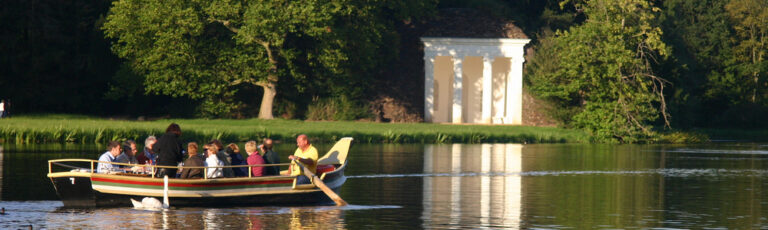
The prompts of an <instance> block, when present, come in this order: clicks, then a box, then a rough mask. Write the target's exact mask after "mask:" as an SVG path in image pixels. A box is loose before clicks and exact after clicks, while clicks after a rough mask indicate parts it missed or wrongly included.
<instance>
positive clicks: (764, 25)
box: [725, 0, 768, 103]
mask: <svg viewBox="0 0 768 230" xmlns="http://www.w3.org/2000/svg"><path fill="white" fill-rule="evenodd" d="M725 9H726V11H727V12H728V15H729V16H730V19H731V20H732V22H733V29H734V31H735V35H736V37H735V38H734V43H735V47H734V48H735V54H736V55H735V60H736V61H737V62H738V64H736V65H737V66H738V67H739V68H740V69H741V70H742V72H745V73H747V74H748V75H749V76H750V79H749V80H748V81H747V82H750V84H749V85H750V87H749V88H750V90H749V91H751V92H746V93H747V95H750V98H749V100H750V102H752V103H758V99H764V98H765V96H766V95H765V93H766V91H765V90H764V89H765V88H766V86H768V85H766V79H765V78H766V73H768V59H766V55H768V51H767V50H768V0H731V1H730V2H729V3H728V4H727V5H725Z"/></svg>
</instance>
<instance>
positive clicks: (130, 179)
mask: <svg viewBox="0 0 768 230" xmlns="http://www.w3.org/2000/svg"><path fill="white" fill-rule="evenodd" d="M352 140H353V138H351V137H344V138H341V139H340V140H339V141H338V142H336V144H334V146H333V147H332V148H331V149H330V150H329V151H328V152H327V153H326V154H325V155H323V156H322V157H320V158H319V159H318V166H317V172H316V173H317V176H318V177H315V179H313V180H312V184H300V185H297V184H296V176H290V175H283V174H281V175H278V176H261V177H253V176H251V175H250V171H251V170H250V169H251V167H256V166H274V165H277V166H280V167H284V166H288V165H289V164H264V165H247V166H242V165H241V166H227V167H248V169H249V170H248V171H249V173H248V174H249V175H248V177H234V178H214V179H209V178H202V179H178V178H171V179H168V185H167V186H168V199H169V201H170V204H171V206H174V207H183V206H196V207H200V206H205V207H217V206H228V207H232V206H267V205H269V206H271V205H322V204H332V203H333V202H334V200H332V199H331V198H329V195H327V190H326V191H323V189H330V190H333V192H334V194H333V195H335V193H338V191H339V189H340V188H341V186H342V185H343V184H344V182H345V181H346V177H345V176H344V170H345V169H346V167H347V154H348V152H349V148H350V145H351V143H352ZM98 163H99V161H97V160H91V159H56V160H50V161H48V177H49V178H50V179H51V183H53V187H54V188H55V189H56V194H57V195H58V196H59V197H60V198H61V201H62V202H63V203H64V207H65V208H96V207H123V206H124V207H130V206H132V203H131V199H135V200H142V198H145V197H151V198H157V199H160V200H162V199H163V190H164V188H165V187H164V184H163V178H155V177H154V175H152V174H153V173H154V171H155V170H154V168H159V167H163V166H152V165H130V164H121V163H112V164H114V165H124V166H126V167H131V168H133V169H137V168H150V169H148V170H146V172H149V173H141V170H133V171H130V172H128V171H125V172H122V171H115V172H109V173H96V171H94V169H95V167H96V166H97V164H98ZM73 165H81V167H77V166H73ZM86 165H89V167H88V166H86ZM55 169H60V170H61V169H66V170H61V171H55ZM204 170H208V169H206V168H204ZM135 171H139V172H138V173H137V172H135ZM179 171H180V170H179ZM284 172H285V171H284ZM206 175H207V173H206ZM318 179H319V180H320V181H317V180H318ZM326 186H327V187H326Z"/></svg>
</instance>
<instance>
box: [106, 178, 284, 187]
mask: <svg viewBox="0 0 768 230" xmlns="http://www.w3.org/2000/svg"><path fill="white" fill-rule="evenodd" d="M91 180H93V181H101V182H109V183H120V184H137V185H154V186H161V187H162V186H163V182H141V181H128V180H116V179H107V178H96V177H94V178H91ZM289 183H293V180H272V181H254V182H248V181H246V182H229V183H216V184H180V183H168V187H224V186H233V185H260V184H289Z"/></svg>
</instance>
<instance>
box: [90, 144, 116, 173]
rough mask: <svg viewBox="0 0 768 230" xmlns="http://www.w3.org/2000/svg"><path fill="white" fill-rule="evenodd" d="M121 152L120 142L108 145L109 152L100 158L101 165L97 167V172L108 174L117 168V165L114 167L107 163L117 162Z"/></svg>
mask: <svg viewBox="0 0 768 230" xmlns="http://www.w3.org/2000/svg"><path fill="white" fill-rule="evenodd" d="M121 151H122V149H121V147H120V142H117V141H110V142H109V144H107V152H105V153H104V154H101V157H99V165H98V167H96V172H98V173H108V172H109V171H112V170H113V169H115V168H117V166H116V165H112V164H109V163H107V162H115V160H116V159H117V156H118V155H120V152H121Z"/></svg>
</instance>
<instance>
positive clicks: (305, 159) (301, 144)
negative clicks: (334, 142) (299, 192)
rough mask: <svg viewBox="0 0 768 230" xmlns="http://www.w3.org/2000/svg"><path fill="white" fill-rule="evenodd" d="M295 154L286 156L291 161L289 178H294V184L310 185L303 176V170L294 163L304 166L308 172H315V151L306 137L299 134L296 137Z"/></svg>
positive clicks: (307, 178)
mask: <svg viewBox="0 0 768 230" xmlns="http://www.w3.org/2000/svg"><path fill="white" fill-rule="evenodd" d="M296 146H297V147H298V148H296V152H294V153H293V155H290V156H288V159H290V160H291V176H296V184H309V183H312V182H311V181H310V180H309V177H307V176H305V175H304V172H303V169H301V167H299V166H298V165H297V164H296V161H298V162H301V163H302V164H304V165H306V166H307V168H308V169H309V171H310V172H312V173H316V172H317V158H318V156H317V149H316V148H315V146H312V144H310V143H309V138H308V137H307V135H304V134H301V135H299V136H298V137H296Z"/></svg>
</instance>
